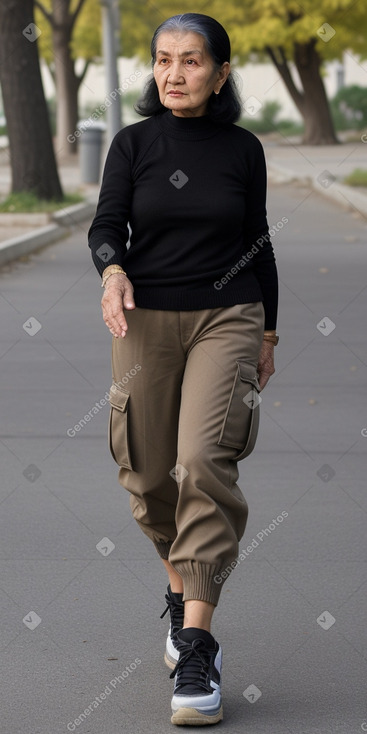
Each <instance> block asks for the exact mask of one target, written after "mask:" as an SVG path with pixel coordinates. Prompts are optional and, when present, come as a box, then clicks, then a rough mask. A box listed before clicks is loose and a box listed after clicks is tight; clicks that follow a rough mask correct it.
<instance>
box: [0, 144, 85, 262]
mask: <svg viewBox="0 0 367 734" xmlns="http://www.w3.org/2000/svg"><path fill="white" fill-rule="evenodd" d="M58 169H59V176H60V180H61V185H62V188H63V191H64V193H66V194H69V193H79V194H81V195H82V196H84V197H85V202H84V203H80V204H76V205H74V206H67V207H65V208H63V209H59V210H58V211H57V212H55V213H54V214H51V213H50V214H33V213H32V214H10V213H9V214H2V213H0V267H1V266H3V265H5V264H6V263H8V262H11V261H12V260H14V259H16V258H19V257H21V256H23V255H28V254H29V253H31V252H34V251H35V250H37V249H39V248H40V247H44V246H47V245H50V244H52V243H53V242H56V241H58V240H60V239H63V238H64V237H66V236H67V235H68V234H70V233H71V232H72V231H73V228H74V227H75V226H77V225H78V223H79V222H82V221H84V220H86V219H90V218H92V216H93V214H94V211H95V207H96V203H97V200H98V194H99V184H84V183H82V181H81V171H80V165H79V158H78V156H75V157H74V156H69V157H68V158H64V159H63V160H62V161H59V164H58ZM10 188H11V169H10V163H9V152H8V150H7V149H6V148H0V199H1V200H4V199H5V198H6V196H7V195H8V194H9V193H10Z"/></svg>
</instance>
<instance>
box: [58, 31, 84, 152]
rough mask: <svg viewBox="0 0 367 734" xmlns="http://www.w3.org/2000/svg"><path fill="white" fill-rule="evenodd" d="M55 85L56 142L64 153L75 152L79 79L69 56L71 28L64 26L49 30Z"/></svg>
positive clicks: (59, 150) (59, 149)
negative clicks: (51, 39) (52, 49)
mask: <svg viewBox="0 0 367 734" xmlns="http://www.w3.org/2000/svg"><path fill="white" fill-rule="evenodd" d="M52 37H53V48H54V54H55V56H54V63H55V86H56V138H57V140H56V144H57V151H58V153H61V154H63V155H67V154H70V153H74V154H75V153H76V152H77V143H76V141H77V138H76V137H75V130H76V126H77V123H78V90H79V78H78V77H77V76H76V74H75V69H74V61H73V59H72V58H71V56H70V50H69V44H70V31H69V28H68V27H67V26H66V25H62V26H59V25H56V26H54V27H53V29H52Z"/></svg>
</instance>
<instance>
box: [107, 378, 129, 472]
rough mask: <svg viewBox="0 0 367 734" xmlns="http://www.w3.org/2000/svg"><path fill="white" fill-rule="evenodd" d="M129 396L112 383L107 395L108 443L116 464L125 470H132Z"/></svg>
mask: <svg viewBox="0 0 367 734" xmlns="http://www.w3.org/2000/svg"><path fill="white" fill-rule="evenodd" d="M129 397H130V394H129V393H128V392H126V391H125V390H124V389H123V388H121V387H119V385H117V384H116V383H113V384H112V386H111V389H110V393H109V401H110V406H111V408H110V420H109V425H108V443H109V447H110V451H111V454H112V457H113V458H114V460H115V461H116V464H118V465H119V466H123V467H125V468H126V469H132V466H131V459H130V450H129V435H128V404H129Z"/></svg>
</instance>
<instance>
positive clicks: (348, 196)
mask: <svg viewBox="0 0 367 734" xmlns="http://www.w3.org/2000/svg"><path fill="white" fill-rule="evenodd" d="M267 169H268V178H269V181H270V182H272V183H275V184H277V183H294V182H297V183H300V184H303V185H305V186H310V187H311V188H313V189H314V190H315V191H317V193H319V194H322V195H323V196H326V198H328V199H331V200H332V201H335V202H336V203H337V204H341V205H342V206H343V207H345V208H346V209H348V210H352V211H358V212H359V213H360V214H362V216H367V196H366V194H362V193H361V192H360V191H358V190H356V189H355V188H354V187H353V186H346V185H345V184H342V183H339V182H338V181H333V182H332V183H328V185H326V186H324V185H323V184H321V183H320V181H318V180H317V178H313V177H312V176H307V175H304V176H301V175H300V176H298V175H297V174H296V173H295V172H294V171H292V170H291V169H289V168H285V167H284V166H279V165H278V164H277V163H272V162H268V164H267Z"/></svg>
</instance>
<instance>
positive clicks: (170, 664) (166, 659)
mask: <svg viewBox="0 0 367 734" xmlns="http://www.w3.org/2000/svg"><path fill="white" fill-rule="evenodd" d="M164 662H165V663H166V665H168V667H169V668H170V669H171V670H174V669H175V667H176V665H177V660H173V658H171V657H169V656H168V653H167V650H166V652H165V653H164Z"/></svg>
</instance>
